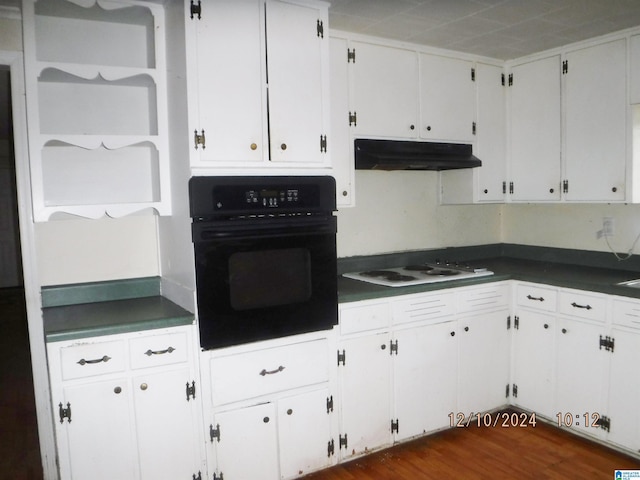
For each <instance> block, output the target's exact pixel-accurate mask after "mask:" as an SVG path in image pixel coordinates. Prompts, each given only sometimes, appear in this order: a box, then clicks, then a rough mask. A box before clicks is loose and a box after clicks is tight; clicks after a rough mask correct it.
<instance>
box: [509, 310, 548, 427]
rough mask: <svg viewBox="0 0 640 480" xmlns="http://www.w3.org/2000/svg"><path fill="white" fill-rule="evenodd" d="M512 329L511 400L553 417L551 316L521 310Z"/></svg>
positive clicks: (523, 406)
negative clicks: (515, 326) (512, 390)
mask: <svg viewBox="0 0 640 480" xmlns="http://www.w3.org/2000/svg"><path fill="white" fill-rule="evenodd" d="M517 316H518V328H517V329H516V328H514V330H513V352H514V353H513V362H514V365H513V383H514V387H513V388H514V389H515V388H516V387H517V389H518V390H517V391H518V393H517V396H516V394H515V392H514V393H513V397H512V398H513V402H514V403H515V404H516V405H518V406H520V407H522V408H526V409H527V410H531V411H532V412H535V413H536V414H540V415H543V416H545V417H547V418H550V419H555V415H556V413H557V412H556V410H555V402H554V399H555V379H554V365H555V330H556V329H555V326H556V320H555V318H554V317H553V316H552V315H548V314H544V313H539V312H531V311H527V310H521V311H519V312H518V313H517Z"/></svg>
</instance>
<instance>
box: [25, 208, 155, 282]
mask: <svg viewBox="0 0 640 480" xmlns="http://www.w3.org/2000/svg"><path fill="white" fill-rule="evenodd" d="M35 227H36V228H35V231H36V247H37V251H38V256H37V264H38V270H39V273H40V279H41V282H42V285H60V284H68V283H82V282H93V281H103V280H117V279H121V278H136V277H147V276H155V275H159V270H158V242H157V234H156V231H157V228H156V217H155V216H151V215H149V216H132V217H125V218H120V219H111V218H105V219H101V220H81V219H73V220H54V221H50V222H45V223H37V224H36V225H35Z"/></svg>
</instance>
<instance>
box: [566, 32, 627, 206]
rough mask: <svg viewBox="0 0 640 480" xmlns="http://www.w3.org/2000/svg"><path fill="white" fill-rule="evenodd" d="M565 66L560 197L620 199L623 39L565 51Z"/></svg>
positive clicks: (623, 156) (623, 133) (622, 175)
mask: <svg viewBox="0 0 640 480" xmlns="http://www.w3.org/2000/svg"><path fill="white" fill-rule="evenodd" d="M566 62H567V68H566V72H565V73H564V74H563V78H564V82H565V90H564V94H565V137H566V138H565V151H566V155H565V176H564V178H565V180H566V181H567V182H568V187H567V191H566V193H565V194H564V196H565V198H566V199H567V200H593V201H609V200H624V199H625V166H626V151H627V149H626V144H627V142H626V138H627V133H626V132H627V128H626V125H627V123H626V119H627V113H626V112H627V110H626V109H627V102H626V83H627V82H626V78H627V76H626V72H627V57H626V48H625V40H624V39H623V40H616V41H614V42H609V43H605V44H602V45H597V46H595V47H590V48H584V49H582V50H576V51H574V52H570V53H568V54H567V56H566ZM563 71H564V69H563ZM563 189H564V187H563Z"/></svg>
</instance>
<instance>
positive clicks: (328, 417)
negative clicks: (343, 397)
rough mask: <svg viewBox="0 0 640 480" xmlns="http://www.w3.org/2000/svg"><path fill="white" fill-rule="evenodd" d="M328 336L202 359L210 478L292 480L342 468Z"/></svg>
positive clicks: (213, 354)
mask: <svg viewBox="0 0 640 480" xmlns="http://www.w3.org/2000/svg"><path fill="white" fill-rule="evenodd" d="M329 333H330V332H329ZM321 334H324V336H322V335H320V336H318V335H316V334H309V335H300V336H296V337H290V338H288V339H282V340H275V341H268V342H258V343H256V344H252V345H244V346H241V347H231V348H225V349H220V350H212V351H208V352H203V353H202V357H201V359H202V363H203V365H204V366H205V371H203V376H204V378H205V380H204V385H203V386H204V389H205V393H204V395H203V398H204V403H205V405H204V408H205V411H207V412H210V415H211V416H210V417H209V418H210V423H209V424H208V425H206V431H207V434H206V437H207V438H206V443H207V444H208V445H209V447H208V449H207V458H208V469H209V478H213V479H223V478H225V479H254V478H260V479H265V480H268V479H274V480H276V479H289V478H295V477H298V476H300V475H303V474H307V473H309V472H312V471H314V470H319V469H322V468H325V467H328V466H330V465H331V464H332V463H333V462H334V458H335V457H334V453H333V452H335V451H336V448H337V447H336V446H335V442H334V441H333V438H332V431H333V427H332V422H333V420H332V419H333V410H334V408H333V396H332V394H331V393H330V387H329V383H330V373H329V354H330V351H329V344H330V343H331V342H332V341H331V340H330V339H329V338H327V332H321ZM205 418H206V417H205Z"/></svg>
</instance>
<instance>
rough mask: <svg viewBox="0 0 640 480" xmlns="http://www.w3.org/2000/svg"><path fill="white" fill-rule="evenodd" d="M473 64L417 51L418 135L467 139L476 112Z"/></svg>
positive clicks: (463, 140) (431, 137)
mask: <svg viewBox="0 0 640 480" xmlns="http://www.w3.org/2000/svg"><path fill="white" fill-rule="evenodd" d="M472 68H473V63H472V62H469V61H466V60H458V59H455V58H447V57H440V56H437V55H426V54H420V137H421V138H427V139H430V140H443V141H460V142H471V141H473V140H474V135H473V122H475V119H476V118H475V114H476V89H475V84H474V81H473V78H472V76H471V70H472Z"/></svg>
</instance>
